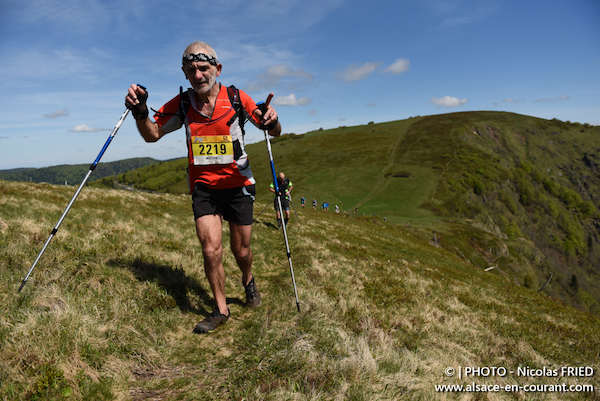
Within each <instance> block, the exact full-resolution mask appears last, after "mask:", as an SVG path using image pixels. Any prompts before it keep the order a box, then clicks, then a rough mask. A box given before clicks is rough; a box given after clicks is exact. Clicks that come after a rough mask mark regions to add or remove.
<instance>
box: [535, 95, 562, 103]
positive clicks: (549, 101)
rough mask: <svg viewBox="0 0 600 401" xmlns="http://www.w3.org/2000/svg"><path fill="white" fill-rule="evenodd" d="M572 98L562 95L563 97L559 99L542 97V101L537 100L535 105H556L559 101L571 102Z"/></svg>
mask: <svg viewBox="0 0 600 401" xmlns="http://www.w3.org/2000/svg"><path fill="white" fill-rule="evenodd" d="M569 99H570V97H569V96H567V95H562V96H561V97H559V98H558V99H557V98H549V97H542V98H540V99H537V100H535V101H534V103H554V102H557V101H560V102H563V101H565V100H569Z"/></svg>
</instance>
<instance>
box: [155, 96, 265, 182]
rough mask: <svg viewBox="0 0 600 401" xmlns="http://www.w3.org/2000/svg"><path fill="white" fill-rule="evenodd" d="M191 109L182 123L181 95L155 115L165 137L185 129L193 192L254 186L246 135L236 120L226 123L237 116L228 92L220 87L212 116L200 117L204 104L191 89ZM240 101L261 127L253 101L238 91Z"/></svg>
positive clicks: (189, 173) (189, 174)
mask: <svg viewBox="0 0 600 401" xmlns="http://www.w3.org/2000/svg"><path fill="white" fill-rule="evenodd" d="M187 93H188V95H189V97H190V107H189V109H188V112H187V114H186V116H185V121H181V118H180V116H179V114H178V110H179V107H180V95H177V96H175V97H174V98H173V99H171V100H170V101H168V102H167V103H166V104H165V105H164V106H163V107H161V108H160V110H159V111H158V112H157V113H156V114H155V115H154V119H155V120H156V123H157V124H158V125H159V126H160V127H161V128H162V129H163V131H164V132H165V133H169V132H173V131H175V130H177V129H179V128H181V127H182V126H184V125H185V128H186V142H187V147H188V183H189V187H190V192H192V191H193V189H194V187H195V185H196V184H202V185H205V186H207V187H210V188H213V189H227V188H238V187H243V186H246V185H253V184H254V183H255V180H254V177H253V176H252V171H251V170H250V163H249V161H248V154H247V153H246V149H245V143H244V135H243V134H242V129H241V128H240V122H239V119H238V118H237V117H236V118H235V120H234V121H233V123H232V124H231V125H227V123H228V122H229V121H230V120H231V118H232V117H234V116H235V114H236V113H235V110H234V108H233V106H232V105H231V102H230V101H229V96H228V94H227V88H226V87H224V86H220V91H219V94H218V96H217V100H216V102H215V109H214V111H213V115H212V116H211V117H208V116H206V115H204V114H202V113H200V111H199V110H200V109H201V107H202V104H201V103H200V101H199V98H198V96H197V95H196V93H195V92H194V91H193V89H191V88H190V89H188V92H187ZM239 93H240V95H239V96H240V101H241V103H242V104H243V105H244V108H245V109H246V111H247V112H248V113H249V114H250V115H251V116H252V117H251V118H252V119H253V120H254V121H255V122H256V123H259V121H258V119H257V118H256V117H255V116H254V114H253V112H254V110H255V109H257V107H256V104H255V103H254V101H253V100H252V99H251V98H250V96H248V95H247V94H246V93H245V92H243V91H239Z"/></svg>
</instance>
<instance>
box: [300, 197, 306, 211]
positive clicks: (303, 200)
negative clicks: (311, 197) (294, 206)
mask: <svg viewBox="0 0 600 401" xmlns="http://www.w3.org/2000/svg"><path fill="white" fill-rule="evenodd" d="M300 203H301V204H302V209H304V206H306V198H305V197H304V196H303V197H302V198H300Z"/></svg>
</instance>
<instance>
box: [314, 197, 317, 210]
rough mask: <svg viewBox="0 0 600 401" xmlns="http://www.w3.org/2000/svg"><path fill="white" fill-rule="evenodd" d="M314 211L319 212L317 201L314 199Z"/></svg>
mask: <svg viewBox="0 0 600 401" xmlns="http://www.w3.org/2000/svg"><path fill="white" fill-rule="evenodd" d="M313 209H314V210H317V200H316V199H314V198H313Z"/></svg>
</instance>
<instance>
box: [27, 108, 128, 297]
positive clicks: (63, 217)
mask: <svg viewBox="0 0 600 401" xmlns="http://www.w3.org/2000/svg"><path fill="white" fill-rule="evenodd" d="M128 113H129V109H125V112H124V113H123V115H122V116H121V119H120V120H119V122H118V123H117V125H116V126H115V128H114V129H113V130H112V133H111V134H110V136H109V137H108V139H107V140H106V143H105V144H104V147H103V148H102V150H101V151H100V153H99V154H98V157H96V160H94V162H93V163H92V165H91V166H90V169H89V171H88V172H87V175H86V176H85V178H84V179H83V182H82V183H81V184H80V185H79V188H77V191H76V192H75V195H73V198H71V202H69V204H68V205H67V208H66V209H65V211H64V212H63V214H62V216H60V219H59V220H58V223H56V226H54V229H53V230H52V232H51V233H50V236H49V237H48V240H46V243H45V244H44V247H43V248H42V250H41V252H40V253H39V255H38V256H37V258H36V259H35V262H33V266H31V269H29V272H27V275H26V276H25V278H24V279H23V282H22V283H21V286H20V287H19V291H18V292H21V290H22V289H23V287H25V284H27V280H28V279H29V276H30V275H31V272H33V269H34V268H35V265H36V264H37V262H38V261H39V260H40V258H41V257H42V254H43V253H44V251H45V250H46V247H48V244H49V243H50V241H51V240H52V238H53V237H54V235H55V234H56V232H57V231H58V228H59V227H60V225H61V223H62V222H63V220H64V219H65V217H66V216H67V213H69V209H71V206H73V203H75V199H77V196H78V195H79V192H81V190H82V189H83V186H84V185H85V183H86V182H87V180H88V178H89V177H90V174H92V172H93V171H94V170H95V169H96V166H97V165H98V162H99V161H100V159H101V158H102V155H104V151H106V148H108V145H110V142H111V141H112V139H113V138H114V136H115V135H116V133H117V131H118V130H119V128H120V127H121V124H123V121H125V117H127V114H128Z"/></svg>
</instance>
